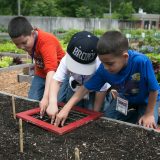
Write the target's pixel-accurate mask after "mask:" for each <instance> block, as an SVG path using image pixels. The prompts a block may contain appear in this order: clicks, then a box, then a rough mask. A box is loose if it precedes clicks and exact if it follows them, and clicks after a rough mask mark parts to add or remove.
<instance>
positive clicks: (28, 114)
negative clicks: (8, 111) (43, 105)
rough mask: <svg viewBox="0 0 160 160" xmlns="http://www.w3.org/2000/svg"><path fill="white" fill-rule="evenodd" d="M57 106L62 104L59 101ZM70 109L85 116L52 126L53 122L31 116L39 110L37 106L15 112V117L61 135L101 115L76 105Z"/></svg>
mask: <svg viewBox="0 0 160 160" xmlns="http://www.w3.org/2000/svg"><path fill="white" fill-rule="evenodd" d="M58 106H61V107H63V106H64V104H63V103H59V104H58ZM72 110H74V111H77V112H79V113H83V114H85V115H86V117H83V118H81V119H79V120H76V121H74V122H71V123H69V124H66V125H65V126H63V127H57V126H54V125H53V124H50V123H47V122H45V121H42V120H40V119H36V118H34V117H32V115H34V114H37V113H39V112H40V108H39V107H38V108H34V109H31V110H27V111H24V112H20V113H17V114H16V117H17V118H21V119H22V120H24V121H27V122H29V123H32V124H34V125H37V126H39V127H42V128H43V129H46V130H48V131H50V132H53V133H56V134H59V135H63V134H65V133H68V132H70V131H72V130H74V129H76V128H78V127H80V126H82V125H85V124H87V123H88V122H90V121H93V120H95V119H97V118H99V117H101V116H102V113H100V112H94V111H91V110H87V109H84V108H80V107H77V106H76V107H73V108H72Z"/></svg>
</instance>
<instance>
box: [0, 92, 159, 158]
mask: <svg viewBox="0 0 160 160" xmlns="http://www.w3.org/2000/svg"><path fill="white" fill-rule="evenodd" d="M15 104H16V112H21V111H25V110H28V109H31V108H35V107H37V105H38V102H36V101H30V100H28V99H24V98H20V97H17V98H16V99H15ZM11 106H12V104H11V96H10V95H7V94H4V93H0V114H1V115H0V126H1V127H0V133H1V136H0V142H1V143H0V159H7V160H17V159H21V160H23V159H24V160H26V159H35V160H39V159H41V160H43V159H44V160H46V159H47V160H51V159H52V160H53V159H54V160H61V159H63V160H65V159H66V160H70V159H71V160H75V148H78V149H79V151H80V159H81V160H105V159H106V160H107V159H108V160H111V159H114V160H120V159H122V160H128V159H137V160H142V159H144V160H152V159H156V160H157V159H160V158H159V157H160V149H159V146H160V134H159V133H157V132H155V131H153V130H147V129H144V128H142V127H139V126H136V125H130V124H128V123H124V122H120V121H115V120H110V119H99V120H96V121H92V122H91V123H88V124H87V125H85V126H82V127H80V128H78V129H76V130H75V131H73V132H70V133H67V134H65V135H63V136H58V135H56V134H54V133H51V132H48V131H46V130H43V129H42V128H39V127H37V126H35V125H31V124H30V123H26V122H23V130H24V153H20V152H19V129H18V128H19V125H18V121H17V120H14V119H13V115H12V107H11Z"/></svg>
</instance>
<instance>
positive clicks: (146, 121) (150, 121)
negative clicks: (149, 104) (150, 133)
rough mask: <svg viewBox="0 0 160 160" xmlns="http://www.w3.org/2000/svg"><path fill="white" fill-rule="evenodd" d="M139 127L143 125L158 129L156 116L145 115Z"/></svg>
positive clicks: (140, 120)
mask: <svg viewBox="0 0 160 160" xmlns="http://www.w3.org/2000/svg"><path fill="white" fill-rule="evenodd" d="M138 123H139V125H142V126H144V127H147V128H154V129H155V128H157V126H156V123H155V119H154V115H151V114H145V115H143V116H142V117H141V118H140V119H139V121H138Z"/></svg>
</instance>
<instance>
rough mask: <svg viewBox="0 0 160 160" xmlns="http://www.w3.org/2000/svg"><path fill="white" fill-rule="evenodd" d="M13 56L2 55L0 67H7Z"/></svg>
mask: <svg viewBox="0 0 160 160" xmlns="http://www.w3.org/2000/svg"><path fill="white" fill-rule="evenodd" d="M12 62H13V58H12V57H9V56H4V57H2V58H1V59H0V68H3V67H8V66H10V65H11V64H12Z"/></svg>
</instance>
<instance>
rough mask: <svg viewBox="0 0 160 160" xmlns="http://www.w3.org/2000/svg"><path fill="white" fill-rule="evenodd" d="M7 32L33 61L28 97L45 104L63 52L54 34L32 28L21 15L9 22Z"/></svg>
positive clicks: (41, 104) (42, 104)
mask: <svg viewBox="0 0 160 160" xmlns="http://www.w3.org/2000/svg"><path fill="white" fill-rule="evenodd" d="M8 33H9V35H10V37H11V39H12V41H13V42H14V43H15V45H16V46H17V47H18V48H20V49H23V50H24V51H26V52H28V54H29V55H30V56H31V57H32V61H33V60H34V61H35V75H34V78H33V81H32V84H31V87H30V91H29V94H28V97H29V98H30V99H34V100H40V106H47V105H48V104H47V102H48V99H47V98H48V94H49V85H50V81H51V79H52V77H53V74H54V73H55V71H56V70H57V67H58V65H59V63H60V60H61V59H62V57H63V56H64V53H65V52H64V51H63V49H62V47H61V45H60V43H59V41H58V39H57V38H56V37H55V36H54V35H52V34H50V33H47V32H44V31H42V30H40V29H33V27H32V25H31V24H30V22H29V21H28V20H27V19H26V18H25V17H23V16H18V17H15V18H13V19H12V20H11V21H10V22H9V25H8Z"/></svg>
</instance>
